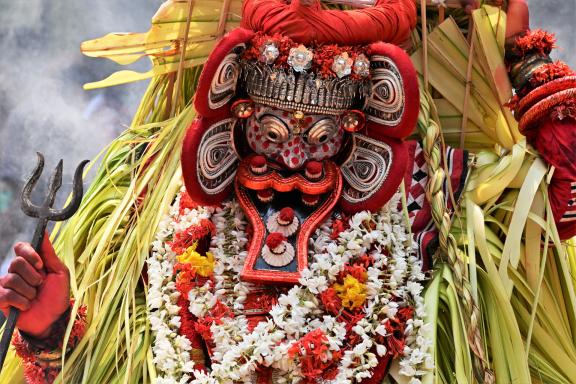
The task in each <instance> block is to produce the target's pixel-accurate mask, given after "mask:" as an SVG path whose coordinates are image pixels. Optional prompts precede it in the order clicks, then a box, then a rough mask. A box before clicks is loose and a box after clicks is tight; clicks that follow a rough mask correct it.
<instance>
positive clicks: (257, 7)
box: [242, 0, 416, 45]
mask: <svg viewBox="0 0 576 384" xmlns="http://www.w3.org/2000/svg"><path fill="white" fill-rule="evenodd" d="M304 3H311V4H310V5H304ZM243 14H244V15H243V17H242V27H244V28H247V29H250V30H252V31H255V32H264V33H266V34H267V35H274V34H275V33H281V34H283V35H285V36H288V37H290V38H291V39H292V40H294V41H296V42H298V43H301V44H309V43H311V42H317V43H329V44H338V45H364V44H369V43H373V42H375V41H383V42H386V43H391V44H395V45H400V44H401V43H402V42H404V41H406V40H407V39H408V37H409V36H410V31H411V30H412V28H414V26H415V25H416V5H415V2H414V0H378V1H377V2H376V5H375V6H374V7H371V8H366V9H362V10H352V11H340V10H325V9H322V7H321V5H320V2H319V1H318V0H313V1H306V2H304V1H302V3H301V0H292V2H291V4H287V3H286V2H285V1H282V0H246V1H245V2H244V5H243Z"/></svg>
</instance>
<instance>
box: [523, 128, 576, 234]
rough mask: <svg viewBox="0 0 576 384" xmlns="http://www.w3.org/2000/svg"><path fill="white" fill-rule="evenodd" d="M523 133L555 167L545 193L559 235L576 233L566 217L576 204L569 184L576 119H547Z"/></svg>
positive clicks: (575, 171) (573, 177) (574, 172)
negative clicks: (546, 193) (547, 196)
mask: <svg viewBox="0 0 576 384" xmlns="http://www.w3.org/2000/svg"><path fill="white" fill-rule="evenodd" d="M523 133H524V134H525V135H526V139H527V140H528V142H529V143H530V144H532V145H533V146H534V148H536V149H537V150H538V152H539V153H540V155H541V156H542V158H543V159H544V160H545V161H546V162H547V163H548V164H550V165H553V166H554V167H555V168H556V169H555V171H554V177H553V178H552V181H551V183H550V188H549V190H548V195H549V200H550V205H551V207H552V212H553V214H554V220H555V221H556V225H557V227H558V232H559V234H560V238H561V239H568V238H571V237H573V236H576V220H573V219H572V218H571V217H565V215H566V214H571V212H572V210H573V207H574V206H575V205H576V202H575V201H574V198H575V196H574V193H573V192H574V191H573V186H572V184H573V183H575V182H576V161H575V159H576V120H574V119H572V118H570V117H567V118H565V119H563V120H557V119H551V118H548V119H546V120H544V121H543V122H542V123H541V124H539V125H537V126H535V128H533V129H529V130H526V131H525V132H523Z"/></svg>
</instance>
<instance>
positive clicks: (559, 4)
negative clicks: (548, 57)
mask: <svg viewBox="0 0 576 384" xmlns="http://www.w3.org/2000/svg"><path fill="white" fill-rule="evenodd" d="M528 4H529V6H530V27H531V28H532V29H536V28H542V29H544V30H547V31H550V32H554V33H555V34H556V37H557V38H558V43H557V45H558V49H556V50H555V52H554V53H553V55H552V57H553V58H554V59H560V60H564V61H566V62H567V63H568V64H569V65H570V66H571V67H572V68H574V69H576V0H528Z"/></svg>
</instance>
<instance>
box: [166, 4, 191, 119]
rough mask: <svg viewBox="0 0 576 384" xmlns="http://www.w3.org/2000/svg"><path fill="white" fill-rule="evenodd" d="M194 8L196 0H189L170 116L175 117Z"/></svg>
mask: <svg viewBox="0 0 576 384" xmlns="http://www.w3.org/2000/svg"><path fill="white" fill-rule="evenodd" d="M193 9H194V0H188V16H187V17H186V27H185V28H184V38H183V39H182V45H181V46H180V62H179V64H178V73H177V75H176V85H175V87H174V88H175V91H174V97H173V102H172V111H171V112H170V116H171V117H174V115H175V114H176V110H177V108H178V104H179V103H180V90H181V88H182V76H183V74H184V62H185V61H186V48H187V46H188V34H189V33H190V22H191V21H192V11H193Z"/></svg>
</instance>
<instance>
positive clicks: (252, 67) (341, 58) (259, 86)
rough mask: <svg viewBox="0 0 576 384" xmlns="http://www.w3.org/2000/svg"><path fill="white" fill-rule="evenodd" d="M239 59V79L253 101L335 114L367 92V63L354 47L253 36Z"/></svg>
mask: <svg viewBox="0 0 576 384" xmlns="http://www.w3.org/2000/svg"><path fill="white" fill-rule="evenodd" d="M251 43H252V44H250V48H248V49H247V50H246V52H245V54H244V55H243V57H242V60H241V66H242V81H243V82H244V84H245V87H244V88H245V90H246V92H247V93H248V95H249V96H250V97H251V98H252V100H254V101H255V102H257V103H262V104H266V105H270V106H273V107H276V108H282V109H295V110H296V109H297V110H301V111H303V112H307V113H314V114H331V115H339V114H341V113H343V112H345V111H346V110H348V109H351V108H352V107H353V106H354V105H356V104H358V103H359V102H362V101H363V100H364V98H365V97H366V96H367V95H368V94H369V92H370V89H371V88H370V86H369V76H370V62H369V60H368V58H367V57H366V55H364V53H362V50H361V49H360V48H353V47H339V46H336V45H318V46H317V47H313V48H310V49H309V48H307V47H305V46H303V45H298V44H296V43H294V42H292V41H291V40H290V39H288V38H286V37H280V36H274V37H270V36H266V35H257V36H256V37H255V38H254V39H253V40H252V42H251Z"/></svg>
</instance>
